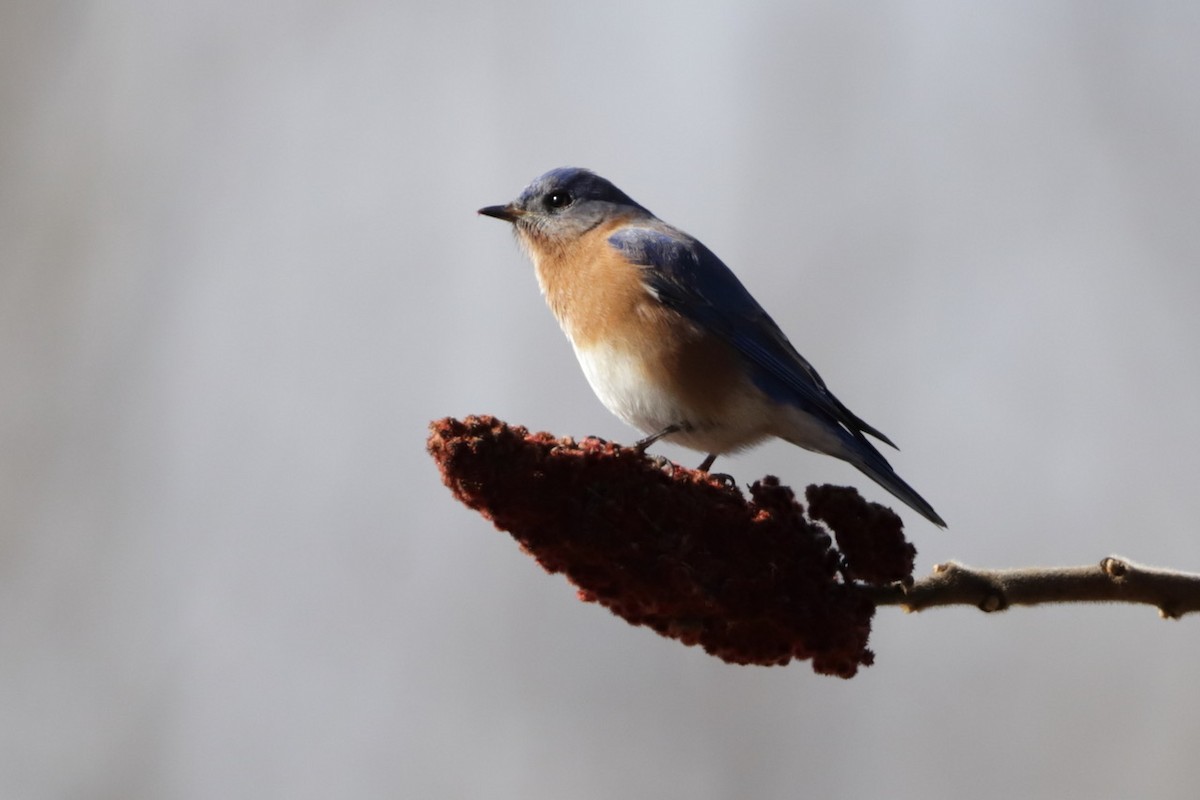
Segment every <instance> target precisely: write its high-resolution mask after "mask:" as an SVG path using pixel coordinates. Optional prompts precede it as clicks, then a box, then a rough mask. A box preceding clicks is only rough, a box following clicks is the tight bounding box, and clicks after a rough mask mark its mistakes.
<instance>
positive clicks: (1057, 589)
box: [863, 556, 1200, 619]
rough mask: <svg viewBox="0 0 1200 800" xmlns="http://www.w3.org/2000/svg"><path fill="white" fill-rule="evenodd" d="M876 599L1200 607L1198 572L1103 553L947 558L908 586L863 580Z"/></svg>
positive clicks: (922, 605)
mask: <svg viewBox="0 0 1200 800" xmlns="http://www.w3.org/2000/svg"><path fill="white" fill-rule="evenodd" d="M863 590H864V591H865V592H867V593H868V594H869V595H870V597H871V600H872V602H874V603H875V604H876V605H898V606H901V607H902V608H903V609H904V610H905V611H923V610H925V609H927V608H936V607H939V606H953V605H971V606H975V607H976V608H978V609H980V610H981V611H1003V610H1005V609H1007V608H1008V607H1010V606H1016V605H1022V606H1035V605H1043V604H1046V603H1142V604H1145V605H1151V606H1155V607H1156V608H1158V612H1159V615H1160V616H1162V617H1163V618H1164V619H1178V618H1179V617H1182V616H1183V615H1184V614H1187V613H1189V612H1194V611H1200V575H1198V574H1195V573H1188V572H1178V571H1175V570H1168V569H1158V568H1155V567H1147V566H1143V565H1141V564H1136V563H1134V562H1132V561H1130V560H1128V559H1125V558H1121V557H1119V556H1109V557H1107V558H1105V559H1104V560H1103V561H1101V562H1100V563H1099V564H1097V565H1096V566H1092V567H1024V568H1019V569H974V568H972V567H968V566H966V565H965V564H959V563H956V562H954V561H949V562H946V563H944V564H938V565H936V566H934V568H933V574H931V575H929V576H928V577H926V578H922V579H921V580H919V581H916V582H915V583H914V584H913V585H912V586H909V587H905V586H903V585H900V584H893V585H892V586H883V587H880V586H864V587H863Z"/></svg>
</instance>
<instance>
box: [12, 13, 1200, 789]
mask: <svg viewBox="0 0 1200 800" xmlns="http://www.w3.org/2000/svg"><path fill="white" fill-rule="evenodd" d="M1198 42H1200V5H1197V4H1195V3H1186V2H1177V3H1166V2H1141V3H1104V2H1094V0H1079V2H1074V3H1071V2H1045V0H1038V1H1037V2H1025V3H1022V2H1012V3H990V4H981V3H937V2H927V3H925V2H922V3H917V2H914V3H855V4H846V3H833V2H825V3H812V2H804V3H784V2H738V3H736V4H735V3H728V4H723V5H717V4H711V3H695V2H677V3H666V4H656V3H650V4H643V3H608V4H591V5H590V6H584V5H582V4H579V5H575V4H568V3H561V2H549V0H547V1H546V2H533V1H530V0H527V1H524V2H512V3H502V4H501V3H453V2H447V3H425V4H420V5H417V4H413V3H406V2H403V0H402V1H401V2H380V1H378V0H349V1H348V2H340V3H322V2H299V3H291V4H284V3H270V2H262V1H261V0H249V1H247V0H238V2H232V1H231V0H206V1H204V2H177V1H173V0H155V1H154V2H150V0H125V1H124V2H121V1H119V0H118V1H117V2H109V3H94V2H93V3H89V2H30V1H28V0H10V2H6V3H4V4H3V6H2V7H0V330H2V334H0V377H2V385H0V447H2V451H0V797H4V798H211V797H221V798H265V797H289V798H308V797H312V798H331V797H347V798H350V797H354V798H359V797H363V798H366V797H381V798H382V797H389V798H390V797H404V798H443V797H444V798H461V797H487V798H556V799H557V798H584V799H587V798H615V797H621V798H626V797H627V798H660V797H687V798H693V799H696V800H699V799H700V798H728V797H804V796H807V797H855V798H860V797H861V798H866V797H889V798H916V797H972V798H985V799H986V798H1010V797H1052V798H1107V797H1112V798H1118V797H1130V796H1141V797H1165V798H1194V797H1196V796H1197V794H1198V793H1200V758H1197V742H1198V741H1200V677H1198V676H1200V672H1198V665H1200V628H1198V627H1197V626H1198V625H1200V620H1196V619H1190V618H1189V619H1185V620H1183V621H1181V622H1162V621H1159V620H1158V619H1157V618H1156V616H1155V613H1154V611H1153V610H1152V609H1147V608H1141V607H1136V608H1135V607H1094V608H1062V609H1038V610H1016V611H1012V612H1010V613H1007V614H1003V615H997V616H990V617H989V616H984V615H982V614H980V613H979V612H977V611H974V610H972V609H954V610H942V611H934V612H929V613H926V614H920V615H911V616H906V615H904V614H902V613H900V612H899V611H897V610H895V609H885V610H882V611H881V612H880V614H879V615H878V618H877V621H876V626H875V633H874V635H873V639H872V641H873V645H874V648H875V650H876V652H877V654H878V663H877V664H876V665H875V666H874V667H872V668H870V669H867V670H865V671H864V672H863V673H861V674H860V675H859V677H857V678H855V679H854V680H852V681H849V682H844V681H840V680H837V679H834V678H822V677H817V676H815V675H813V674H812V673H811V671H810V670H809V668H808V666H807V665H805V664H799V665H793V666H791V667H788V668H772V669H764V668H738V667H733V666H729V665H726V664H723V663H721V662H719V661H716V660H714V659H711V658H709V657H707V656H706V655H704V653H702V652H701V651H699V650H696V649H687V648H684V647H681V646H679V645H678V644H676V643H674V642H669V641H667V640H664V639H661V638H659V637H657V636H656V635H654V634H653V633H651V632H649V631H647V630H644V629H635V628H632V627H629V626H627V625H625V624H624V623H623V622H620V621H618V620H616V619H615V618H613V617H612V616H611V615H610V614H609V613H608V612H607V611H605V610H603V609H602V608H599V607H597V606H593V605H585V604H582V603H579V602H577V601H576V600H575V598H574V593H573V591H572V590H571V588H570V587H569V586H568V585H567V584H566V582H565V581H564V580H563V579H562V578H561V577H557V576H547V575H545V574H544V573H543V572H542V571H541V570H540V569H539V568H538V567H537V566H536V565H535V564H534V563H533V562H532V561H531V560H530V559H528V558H527V557H526V556H524V555H522V554H521V553H520V552H519V551H518V549H517V547H516V546H515V544H514V543H513V542H512V541H511V539H509V538H508V537H507V536H506V535H503V534H500V533H498V532H496V531H495V530H493V529H492V528H491V526H490V525H489V524H488V523H486V522H484V521H483V520H482V519H480V518H479V517H477V516H475V515H474V514H472V513H470V512H468V511H467V510H466V509H465V508H463V507H461V506H459V505H457V504H456V503H455V502H454V501H453V500H452V499H451V497H450V495H449V493H448V492H447V491H446V490H445V489H444V488H443V487H442V486H441V484H440V483H439V480H438V476H437V473H436V471H435V469H434V466H433V464H432V462H431V461H430V459H429V458H428V457H427V456H426V454H425V452H424V441H425V436H426V426H427V424H428V422H429V421H430V420H432V419H436V418H439V417H442V416H446V415H465V414H469V413H492V414H496V415H498V416H500V417H502V418H504V419H506V420H509V421H511V422H514V423H521V424H524V425H527V426H529V427H531V428H534V429H544V430H550V431H553V432H555V433H557V434H562V435H566V434H572V435H576V436H583V435H586V434H597V435H600V436H604V437H606V438H613V439H618V440H622V441H626V442H629V441H632V440H633V439H634V438H635V437H636V434H635V433H634V432H633V431H631V430H629V429H627V428H625V427H624V426H623V425H622V424H621V423H620V422H619V421H618V420H616V419H615V418H613V417H611V416H610V415H609V414H608V413H607V412H606V411H605V410H604V409H603V408H602V407H601V406H600V404H599V403H598V402H597V401H596V400H595V399H594V398H593V397H592V395H591V392H590V391H589V389H588V387H587V385H586V383H585V381H584V379H583V377H582V374H581V373H580V372H579V370H578V368H577V367H576V364H575V361H574V358H573V355H572V353H571V351H570V348H569V346H568V344H567V342H566V340H565V339H564V338H563V336H562V335H561V334H560V333H559V331H558V328H557V326H556V324H555V322H554V320H553V318H552V316H551V315H550V313H549V312H548V311H547V310H546V309H545V307H544V305H543V303H542V300H541V299H540V298H539V296H538V291H537V286H536V283H535V281H534V278H533V274H532V269H531V267H530V266H529V264H528V262H527V261H526V260H525V258H524V257H523V256H522V255H521V253H520V252H519V251H518V249H517V247H516V246H515V245H514V243H513V241H512V239H511V236H510V234H509V232H508V230H507V226H505V225H503V224H502V223H499V222H497V221H495V220H490V219H484V218H478V217H476V216H475V213H474V212H475V209H477V208H479V207H480V206H482V205H485V204H491V203H499V202H505V201H507V200H509V199H511V198H512V197H514V196H515V195H516V194H517V193H518V192H519V191H520V190H521V188H522V187H523V186H524V185H525V184H526V183H527V182H528V181H529V180H530V179H532V178H533V177H535V176H536V175H538V174H540V173H541V172H543V171H544V170H546V169H549V168H551V167H555V166H560V165H567V164H572V165H579V166H587V167H591V168H593V169H595V170H597V171H598V172H600V173H601V174H603V175H605V176H607V177H609V178H611V179H612V180H613V181H614V182H616V183H617V184H618V185H619V186H620V187H621V188H623V189H625V190H626V191H627V192H628V193H630V194H631V195H632V196H633V197H634V198H636V199H637V200H638V201H640V202H642V203H643V204H645V205H646V206H648V207H649V208H651V209H652V210H654V211H655V212H656V213H658V214H659V215H660V216H662V217H663V218H665V219H667V220H668V221H671V222H674V223H676V224H678V225H680V226H681V227H683V228H685V229H686V230H688V231H690V232H692V233H694V234H696V235H698V236H699V237H701V238H702V239H703V240H704V241H705V242H706V243H707V244H708V245H709V246H710V247H712V248H713V249H714V250H715V251H716V252H717V253H718V254H720V255H721V256H722V257H723V258H724V259H725V260H726V261H727V262H728V263H729V264H730V265H731V266H733V268H734V269H735V270H736V271H737V272H738V273H739V274H740V276H741V277H742V279H743V281H744V282H745V283H746V284H747V285H748V286H749V287H750V289H751V290H752V291H753V292H754V293H755V294H756V295H757V296H758V297H759V299H760V300H762V301H763V303H764V305H765V306H766V307H767V308H768V310H769V311H770V312H771V313H772V314H773V315H774V316H775V318H776V319H777V320H778V322H779V323H780V324H781V326H782V327H783V328H784V329H785V330H786V331H787V332H788V333H789V335H790V336H791V338H792V340H793V341H794V342H795V343H796V345H797V346H798V348H799V349H800V350H801V352H803V353H804V354H805V355H806V356H807V357H808V358H809V359H810V360H811V361H812V362H813V363H814V364H815V365H816V366H817V368H818V369H819V370H821V372H822V374H823V375H824V377H825V378H826V380H827V381H828V382H829V384H830V385H831V387H832V388H833V389H834V391H835V392H837V393H838V395H839V396H840V397H841V398H842V399H843V400H844V401H846V402H847V404H848V405H850V407H851V408H853V409H854V410H855V411H856V412H858V413H859V414H861V415H862V416H863V417H864V418H866V419H867V420H868V421H870V422H871V423H873V424H875V425H877V426H878V427H879V428H881V429H882V430H884V431H885V432H887V433H888V434H889V435H890V436H892V438H894V439H895V440H896V441H897V442H898V443H899V444H900V445H901V447H902V448H903V452H901V453H897V454H895V456H894V458H893V464H894V465H895V466H896V467H897V469H898V471H899V472H900V473H901V474H902V475H903V476H904V477H905V478H907V479H908V480H909V481H910V482H912V483H913V484H914V485H915V486H916V487H917V488H918V489H919V490H920V491H921V492H922V494H924V495H925V496H926V497H927V498H928V499H929V500H930V501H931V502H932V503H933V504H934V506H936V508H937V509H938V511H939V512H941V514H942V515H943V516H944V517H945V518H946V519H947V520H948V521H949V523H950V530H949V531H948V532H940V531H937V530H935V529H934V528H933V527H932V526H930V525H928V524H927V523H925V522H923V521H921V520H920V519H919V518H917V517H916V516H915V515H914V514H912V513H910V512H908V511H907V510H905V509H901V510H902V511H903V513H904V515H905V517H906V519H908V521H909V524H910V535H911V537H912V538H913V539H914V541H915V542H916V544H917V547H918V549H919V550H920V562H919V566H918V571H919V572H921V573H924V572H927V571H928V570H929V568H930V567H931V566H932V565H933V564H934V563H936V562H937V561H939V560H944V559H950V558H957V559H960V560H963V561H966V562H967V563H972V564H976V565H981V566H1020V565H1031V564H1069V563H1079V564H1082V563H1094V562H1096V561H1098V560H1099V559H1100V558H1101V557H1103V556H1105V555H1107V554H1109V553H1111V552H1118V553H1121V554H1124V555H1127V556H1129V557H1132V558H1135V559H1138V560H1142V561H1146V562H1150V563H1154V564H1160V565H1165V566H1173V567H1177V568H1183V569H1192V570H1196V569H1200V536H1198V532H1197V529H1196V520H1197V519H1198V518H1200V492H1197V483H1198V478H1200V460H1198V459H1200V456H1198V455H1197V445H1200V422H1198V415H1197V395H1198V393H1200V358H1198V357H1197V355H1198V353H1197V351H1198V347H1197V342H1198V340H1200V319H1198V317H1197V313H1196V307H1197V301H1198V300H1200V219H1198V217H1200V91H1198V89H1197V87H1198V86H1200V46H1198V44H1197V43H1198ZM663 452H665V453H667V454H669V455H671V456H672V457H682V458H683V459H685V460H686V461H687V462H688V463H692V462H693V461H698V460H699V456H698V455H695V454H691V453H686V452H683V451H678V450H672V449H671V448H665V449H663ZM719 466H720V468H721V469H722V470H725V471H730V472H732V473H733V474H734V475H735V476H737V478H738V479H739V480H740V481H741V482H742V483H743V484H744V483H748V482H750V481H752V480H753V479H755V478H758V477H760V476H762V475H763V474H766V473H774V474H778V475H780V476H781V477H782V478H783V480H784V481H785V482H787V483H790V484H792V485H794V486H797V487H803V486H804V485H805V484H807V483H810V482H825V481H831V482H841V483H852V484H854V485H858V486H860V487H861V488H862V490H863V491H864V493H866V494H867V495H868V496H869V497H870V498H872V499H876V500H881V501H886V502H891V500H890V498H889V497H888V496H887V495H886V494H884V493H883V492H882V491H881V490H879V489H877V488H876V487H875V486H873V485H871V484H870V482H869V481H866V480H865V479H863V478H862V477H861V476H859V475H858V474H857V473H856V472H854V471H853V470H851V469H850V468H849V467H846V466H844V465H842V464H840V463H838V462H835V461H833V460H831V459H828V458H821V457H817V456H812V455H809V454H807V453H804V452H802V451H800V450H798V449H796V448H793V447H790V446H788V445H785V444H782V443H780V444H771V445H766V446H764V447H762V448H760V449H758V450H755V451H753V452H752V453H749V454H746V455H743V456H739V457H736V458H729V459H727V460H723V461H722V462H720V464H719Z"/></svg>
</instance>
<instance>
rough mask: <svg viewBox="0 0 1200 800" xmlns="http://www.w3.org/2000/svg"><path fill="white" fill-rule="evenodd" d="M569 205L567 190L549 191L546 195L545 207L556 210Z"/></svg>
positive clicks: (569, 198)
mask: <svg viewBox="0 0 1200 800" xmlns="http://www.w3.org/2000/svg"><path fill="white" fill-rule="evenodd" d="M569 205H571V195H570V194H568V193H567V192H550V194H548V195H546V208H548V209H550V210H551V211H557V210H558V209H560V208H566V207H567V206H569Z"/></svg>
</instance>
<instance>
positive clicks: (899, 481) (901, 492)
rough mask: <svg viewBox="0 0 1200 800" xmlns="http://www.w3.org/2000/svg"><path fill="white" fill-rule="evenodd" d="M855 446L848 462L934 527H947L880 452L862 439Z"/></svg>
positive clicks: (931, 507) (847, 459)
mask: <svg viewBox="0 0 1200 800" xmlns="http://www.w3.org/2000/svg"><path fill="white" fill-rule="evenodd" d="M855 445H856V446H855V447H854V449H853V455H851V456H850V457H847V458H846V461H848V462H850V463H851V464H853V465H854V466H855V467H856V468H857V469H858V470H859V472H861V473H863V474H864V475H866V476H867V477H868V478H870V479H871V480H873V481H875V482H876V483H878V484H879V485H880V486H882V487H883V488H884V489H887V490H888V491H889V492H891V493H892V494H893V495H894V496H895V497H896V498H898V499H899V500H902V501H903V502H904V504H905V505H906V506H908V507H909V508H911V509H912V510H913V511H916V512H917V513H918V514H920V515H921V516H922V517H924V518H925V519H927V520H929V521H930V522H932V523H933V524H934V525H937V526H938V527H939V528H944V527H946V522H945V520H943V519H942V518H941V517H940V516H939V515H938V513H937V512H936V511H934V510H933V506H931V505H929V503H928V502H926V500H925V498H924V497H921V495H919V494H917V490H916V489H914V488H912V487H911V486H909V485H908V484H907V483H905V482H904V479H903V478H901V477H900V476H899V475H897V474H896V471H895V470H894V469H892V465H891V464H889V463H888V462H887V459H885V458H884V457H883V455H881V454H880V452H879V451H878V450H876V449H875V448H874V447H872V446H871V444H870V443H869V442H867V441H866V440H863V439H861V438H859V439H858V440H857V441H856V442H855Z"/></svg>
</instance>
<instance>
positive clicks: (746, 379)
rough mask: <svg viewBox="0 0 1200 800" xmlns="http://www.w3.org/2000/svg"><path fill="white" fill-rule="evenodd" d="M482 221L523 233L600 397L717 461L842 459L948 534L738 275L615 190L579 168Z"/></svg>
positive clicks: (647, 429) (652, 431) (545, 180)
mask: <svg viewBox="0 0 1200 800" xmlns="http://www.w3.org/2000/svg"><path fill="white" fill-rule="evenodd" d="M478 213H479V214H482V215H484V216H488V217H494V218H496V219H500V220H504V221H506V222H509V223H511V224H512V226H513V229H514V231H515V234H516V238H517V240H518V242H519V244H520V245H521V247H522V249H524V251H525V252H526V254H527V255H528V256H529V258H530V260H531V261H532V262H533V266H534V272H535V273H536V275H537V281H538V285H539V287H540V289H541V292H542V294H543V296H544V297H545V299H546V302H547V304H548V305H549V306H550V310H551V311H552V312H553V313H554V316H555V317H556V318H557V319H558V322H559V325H560V326H561V327H562V330H563V332H564V333H565V334H566V336H567V338H568V339H569V340H570V342H571V345H572V347H573V348H574V350H575V356H576V358H577V359H578V361H579V364H580V366H581V367H582V369H583V373H584V376H585V377H586V378H587V381H588V383H589V385H590V386H591V388H592V391H593V392H595V394H596V396H597V397H598V398H599V400H600V402H601V403H603V405H604V406H605V407H606V408H608V410H609V411H611V412H612V413H613V414H615V415H616V416H617V417H619V418H620V419H621V420H623V421H624V422H625V423H627V424H629V425H630V426H632V427H633V428H636V429H637V430H639V431H641V432H642V433H644V434H646V435H645V437H644V438H642V439H640V440H639V441H638V442H637V444H636V445H635V447H636V448H637V450H638V452H639V453H644V452H645V450H646V449H647V448H648V447H649V446H650V445H652V444H654V443H655V442H657V441H659V440H665V441H668V442H672V443H675V444H678V445H681V446H683V447H685V448H689V449H692V450H697V451H700V452H703V453H707V457H706V458H705V459H704V461H703V463H701V464H700V466H699V468H698V469H699V470H701V471H704V472H707V471H708V470H709V468H711V467H712V465H713V462H714V461H715V460H716V458H717V456H719V455H724V454H729V453H736V452H738V451H741V450H744V449H747V448H749V447H752V446H754V445H757V444H759V443H761V442H763V441H766V440H768V439H770V438H772V437H776V438H779V439H783V440H785V441H788V442H791V443H792V444H794V445H797V446H799V447H802V448H804V449H806V450H811V451H814V452H817V453H823V454H826V455H829V456H833V457H834V458H838V459H841V460H843V461H845V462H848V463H849V464H851V465H853V466H854V467H856V468H857V469H859V470H860V471H861V472H862V473H863V474H865V475H866V476H867V477H869V478H871V479H872V480H873V481H875V482H876V483H878V484H879V485H880V486H881V487H883V488H884V489H886V490H887V491H888V492H890V493H891V494H892V495H894V496H895V497H896V498H898V499H899V500H901V501H903V502H904V503H905V504H906V505H908V506H909V507H910V508H912V509H913V510H914V511H916V512H917V513H919V514H920V515H921V516H923V517H924V518H925V519H927V520H929V521H930V522H932V523H933V524H934V525H937V526H938V527H942V528H944V527H946V523H945V521H943V520H942V518H941V517H940V516H938V513H937V512H936V511H934V510H933V507H932V506H931V505H930V504H929V503H928V502H926V501H925V499H924V498H922V497H921V495H919V494H918V493H917V492H916V490H915V489H913V488H912V487H911V486H909V485H908V484H907V483H905V482H904V480H902V479H901V478H900V476H899V475H897V474H896V472H895V470H893V469H892V467H891V465H890V464H888V462H887V460H886V459H885V458H884V457H883V455H882V454H881V453H880V452H879V450H878V449H876V447H875V446H874V445H873V444H872V443H871V442H870V441H869V440H868V439H867V436H868V435H869V436H871V437H874V438H875V439H876V440H878V441H880V442H883V443H884V444H887V445H889V446H891V447H893V448H895V447H896V445H895V444H893V442H892V441H891V439H889V438H888V437H887V436H885V435H884V434H883V433H881V432H880V431H879V430H877V429H876V428H873V427H872V426H870V425H868V424H867V423H866V422H864V421H863V420H862V419H861V418H860V417H858V416H856V415H855V414H854V413H853V412H852V411H850V409H849V408H847V407H846V406H845V405H844V404H843V403H842V402H841V401H840V400H838V399H837V397H835V396H834V395H833V393H832V392H830V391H829V389H828V388H827V387H826V385H825V381H823V380H822V379H821V376H820V375H818V374H817V371H816V370H815V369H813V367H812V365H811V364H809V363H808V361H806V360H805V359H804V357H803V356H801V355H800V353H799V352H797V350H796V348H795V347H793V346H792V344H791V342H790V341H788V338H787V336H785V335H784V333H783V331H782V330H780V328H779V326H778V325H777V324H775V321H774V320H773V319H771V317H770V315H769V314H767V312H766V311H765V310H763V307H762V306H761V305H759V303H758V301H756V300H755V299H754V298H753V297H752V296H751V295H750V292H749V291H747V289H746V287H745V286H743V285H742V283H741V281H739V280H738V278H737V276H735V275H734V274H733V272H732V270H730V269H729V267H727V266H726V265H725V263H724V262H723V261H721V259H720V258H718V257H717V256H716V255H715V254H714V253H713V252H712V251H711V250H709V249H708V248H707V247H705V246H704V245H703V244H702V243H701V242H700V241H699V240H698V239H696V238H695V237H693V236H691V235H689V234H687V233H685V232H684V231H682V230H680V229H679V228H676V227H674V226H672V225H669V224H667V223H666V222H664V221H662V220H661V219H659V218H658V217H656V216H655V215H654V214H653V213H651V212H650V211H649V210H648V209H646V208H645V207H643V206H642V205H640V204H638V203H637V202H635V201H634V200H633V199H632V198H631V197H630V196H629V195H627V194H625V193H624V192H623V191H621V190H620V189H618V188H617V187H616V186H615V185H614V184H613V183H611V182H610V181H608V180H606V179H605V178H602V177H600V176H599V175H597V174H596V173H594V172H591V171H590V170H587V169H582V168H579V167H559V168H557V169H552V170H550V171H549V172H547V173H545V174H544V175H542V176H540V177H538V178H536V179H535V180H534V181H533V182H532V183H530V184H529V185H528V186H527V187H526V188H525V189H524V191H522V192H521V194H520V195H519V196H518V197H517V198H516V199H515V200H513V201H511V202H509V203H505V204H503V205H494V206H486V207H484V208H481V209H479V211H478Z"/></svg>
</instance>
